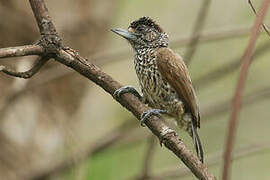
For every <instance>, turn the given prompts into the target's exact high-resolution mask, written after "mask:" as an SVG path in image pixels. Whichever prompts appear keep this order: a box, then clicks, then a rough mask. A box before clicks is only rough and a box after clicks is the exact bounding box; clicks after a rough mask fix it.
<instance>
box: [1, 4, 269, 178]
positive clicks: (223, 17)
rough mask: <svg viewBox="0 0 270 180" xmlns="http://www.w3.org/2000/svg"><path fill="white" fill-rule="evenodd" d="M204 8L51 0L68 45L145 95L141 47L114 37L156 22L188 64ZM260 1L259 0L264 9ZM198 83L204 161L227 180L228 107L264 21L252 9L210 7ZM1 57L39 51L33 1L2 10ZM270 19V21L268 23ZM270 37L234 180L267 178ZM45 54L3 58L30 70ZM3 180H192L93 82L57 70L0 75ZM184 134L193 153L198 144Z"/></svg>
mask: <svg viewBox="0 0 270 180" xmlns="http://www.w3.org/2000/svg"><path fill="white" fill-rule="evenodd" d="M206 1H207V0H170V1H163V0H148V1H143V0H137V1H130V0H77V1H72V0H57V1H53V0H46V1H45V2H46V4H47V6H48V9H49V12H50V14H51V17H52V19H53V21H54V23H55V25H56V27H57V29H58V31H59V33H60V35H61V36H62V37H63V39H64V42H65V44H66V45H68V46H70V47H72V48H74V49H76V50H78V52H79V53H80V54H81V55H83V56H84V57H87V58H88V59H89V61H91V62H94V63H95V64H97V65H98V66H99V67H101V68H102V69H103V70H104V71H105V72H106V73H108V74H110V75H111V76H112V77H113V78H114V79H116V80H118V81H119V82H121V83H122V84H125V85H133V86H135V87H138V82H137V79H136V74H135V71H134V67H133V60H132V49H131V47H130V46H129V45H128V43H127V42H126V41H125V40H123V39H121V38H120V37H118V36H116V35H115V34H113V33H112V32H110V29H111V28H114V27H121V28H126V27H128V25H129V23H130V22H131V21H133V20H136V19H138V18H139V17H142V16H150V17H152V18H153V19H154V20H155V21H156V22H157V23H159V24H160V25H161V26H162V27H163V29H164V30H165V31H166V32H167V33H168V34H169V37H170V47H171V48H172V49H174V50H175V51H176V52H178V53H179V54H181V55H183V56H185V54H186V53H187V52H188V51H189V49H190V44H189V42H190V40H191V39H192V38H191V37H192V36H193V33H192V32H194V27H195V24H196V19H198V13H199V11H200V9H202V8H201V7H202V5H203V4H204V3H206ZM261 2H262V1H261V0H256V1H255V0H254V6H255V7H256V8H257V9H258V8H259V5H260V4H261ZM207 9H208V10H207V12H206V16H205V23H203V26H202V27H201V28H200V29H199V30H201V36H200V40H199V42H198V44H197V46H196V48H195V49H194V50H195V53H194V55H193V56H192V58H190V59H189V70H190V74H191V77H192V80H193V83H194V86H195V89H196V92H197V95H198V98H199V105H200V109H201V114H202V124H201V129H200V130H199V134H200V137H201V140H202V143H203V146H204V151H205V154H206V164H208V166H209V169H210V171H211V172H213V173H214V174H215V176H216V177H218V179H219V178H220V176H221V173H222V153H223V150H224V144H225V138H226V132H227V124H228V120H229V116H230V112H231V108H230V106H231V99H232V96H233V93H234V90H235V84H236V81H237V78H238V75H239V67H240V63H241V57H242V55H243V52H244V50H245V48H246V47H247V43H248V39H249V32H250V27H251V26H252V24H253V22H254V19H255V15H254V13H253V12H252V10H251V8H250V6H249V5H248V3H247V0H239V1H234V0H226V1H221V0H215V1H214V0H212V1H210V0H209V2H208V5H207ZM0 17H1V18H0V19H1V20H0V48H3V47H9V46H17V45H24V44H30V43H33V42H35V41H36V40H38V38H39V32H38V28H37V25H36V23H35V20H34V17H33V13H32V11H31V8H30V5H29V3H28V2H27V1H17V0H9V1H5V0H4V1H3V0H2V1H0ZM269 20H270V16H269V13H268V15H267V17H266V18H265V23H266V24H270V23H268V22H269ZM269 38H270V37H269V36H268V35H266V33H264V32H263V31H262V32H261V34H260V36H259V39H258V41H257V44H256V48H255V52H254V55H253V63H252V65H251V67H250V69H249V74H248V79H247V83H246V86H245V91H244V102H243V106H242V110H241V114H240V121H239V125H238V131H237V137H236V145H235V149H234V160H233V164H232V165H233V166H232V179H238V180H240V179H243V180H254V179H260V180H268V179H269V178H270V173H269V167H270V140H269V137H270V133H269V127H270V121H269V119H270V111H269V108H270V99H269V97H270V78H269V76H270V71H269V69H270V63H269V58H270V39H269ZM35 58H36V57H21V58H9V59H1V60H0V64H1V65H2V64H3V65H6V66H9V67H12V68H14V69H17V70H20V71H23V70H27V69H29V67H31V64H32V63H33V60H34V59H35ZM0 97H1V98H0V123H1V125H0V147H1V148H0V179H6V180H13V179H15V180H17V179H18V180H19V179H51V180H61V179H67V180H77V179H78V180H81V179H82V180H84V179H91V180H103V179H104V180H105V179H106V180H129V179H147V178H148V179H166V180H172V179H183V180H188V179H194V178H195V177H194V176H193V175H192V174H191V173H190V172H189V170H187V168H186V167H185V166H184V165H183V163H182V162H180V161H179V159H178V158H176V157H175V156H174V155H173V154H172V153H171V152H169V151H168V150H167V149H166V148H161V147H160V146H159V143H158V141H157V139H156V138H154V137H153V136H152V135H151V133H150V131H149V130H148V129H147V128H142V127H141V126H140V124H139V122H138V120H136V119H135V118H134V117H133V116H132V115H131V114H130V113H129V112H128V111H127V110H125V109H124V108H122V107H121V106H120V105H119V104H118V103H117V102H115V101H114V100H113V99H112V97H111V96H110V95H108V94H106V93H105V92H104V91H103V90H102V89H101V88H99V87H97V86H96V85H95V84H93V83H92V82H90V81H89V80H87V79H85V78H83V77H81V76H80V75H79V74H77V73H75V72H72V71H71V70H69V69H67V68H66V67H64V66H62V65H60V64H59V63H56V62H54V61H53V60H52V61H50V62H49V63H48V64H47V65H46V66H45V67H43V69H42V70H41V71H40V72H39V73H38V74H36V75H35V76H34V77H33V78H31V79H30V80H22V79H15V78H12V77H8V76H6V75H3V74H0ZM168 124H169V125H170V126H171V127H172V128H174V129H176V130H177V132H178V133H179V135H180V137H181V138H182V139H183V141H184V142H185V144H187V146H188V147H189V148H190V149H192V150H193V151H194V149H193V145H192V140H191V139H190V137H188V135H187V134H186V133H183V132H181V131H179V130H178V129H177V127H175V125H174V124H173V123H171V122H170V121H169V122H168Z"/></svg>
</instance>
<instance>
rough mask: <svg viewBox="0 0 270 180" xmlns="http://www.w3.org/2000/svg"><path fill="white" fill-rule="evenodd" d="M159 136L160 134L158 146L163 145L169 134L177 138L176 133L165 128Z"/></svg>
mask: <svg viewBox="0 0 270 180" xmlns="http://www.w3.org/2000/svg"><path fill="white" fill-rule="evenodd" d="M160 134H161V136H160V138H159V144H160V146H162V144H164V141H166V139H167V136H169V135H170V134H171V135H172V136H178V135H177V133H176V132H175V131H174V130H173V129H171V128H169V127H165V128H164V129H163V130H162V131H161V132H160Z"/></svg>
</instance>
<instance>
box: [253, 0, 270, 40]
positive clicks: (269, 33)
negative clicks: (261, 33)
mask: <svg viewBox="0 0 270 180" xmlns="http://www.w3.org/2000/svg"><path fill="white" fill-rule="evenodd" d="M248 4H249V5H250V7H251V9H252V11H253V12H254V14H255V15H256V16H257V12H256V9H255V8H254V6H253V4H252V2H251V0H248ZM262 27H263V29H264V30H265V32H266V33H267V34H268V35H269V36H270V32H269V29H268V28H267V26H266V25H265V24H264V23H262Z"/></svg>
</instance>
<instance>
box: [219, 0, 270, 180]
mask: <svg viewBox="0 0 270 180" xmlns="http://www.w3.org/2000/svg"><path fill="white" fill-rule="evenodd" d="M269 3H270V0H264V1H263V2H262V5H261V8H260V11H259V13H258V16H257V18H256V21H255V23H254V26H253V27H252V30H251V35H250V40H249V44H248V47H247V49H246V51H245V53H244V55H243V63H242V67H241V70H240V76H239V79H238V83H237V87H236V90H235V95H234V100H233V105H232V113H231V118H230V121H229V127H228V133H227V139H226V146H225V154H224V165H223V174H222V179H223V180H229V179H230V167H231V159H232V158H231V157H232V150H233V145H234V139H235V134H236V128H237V121H238V115H239V111H240V107H241V102H242V93H243V89H244V85H245V81H246V77H247V73H248V68H249V66H250V63H251V56H252V52H253V48H254V46H255V43H256V40H257V37H258V34H259V31H260V26H261V24H262V23H263V19H264V16H265V14H266V12H267V9H268V5H269Z"/></svg>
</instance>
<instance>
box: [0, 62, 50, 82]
mask: <svg viewBox="0 0 270 180" xmlns="http://www.w3.org/2000/svg"><path fill="white" fill-rule="evenodd" d="M48 60H49V57H42V58H38V59H37V60H36V62H35V64H34V65H33V67H32V68H31V69H30V70H28V71H25V72H17V71H14V70H11V69H9V68H6V67H5V66H0V72H3V73H5V74H7V75H10V76H14V77H19V78H24V79H28V78H31V77H32V76H33V75H35V74H36V73H37V72H38V71H39V70H40V69H41V67H42V66H44V65H45V64H46V62H48Z"/></svg>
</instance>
